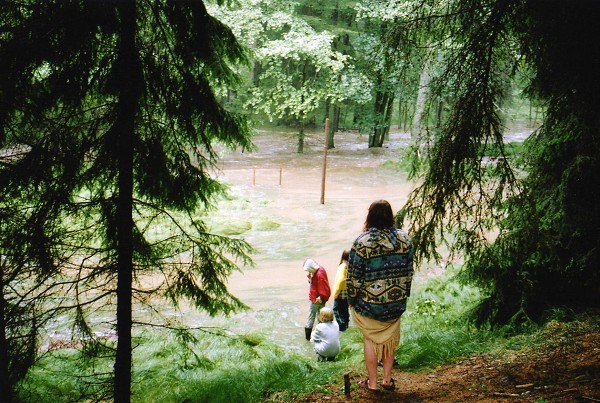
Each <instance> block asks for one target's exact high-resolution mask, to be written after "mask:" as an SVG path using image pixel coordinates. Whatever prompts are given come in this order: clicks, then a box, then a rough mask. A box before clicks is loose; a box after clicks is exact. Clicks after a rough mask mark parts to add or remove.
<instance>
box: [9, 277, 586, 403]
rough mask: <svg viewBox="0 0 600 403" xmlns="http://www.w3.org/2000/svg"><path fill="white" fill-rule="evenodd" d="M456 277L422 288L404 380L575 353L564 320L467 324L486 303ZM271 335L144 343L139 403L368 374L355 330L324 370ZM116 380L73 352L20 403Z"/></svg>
mask: <svg viewBox="0 0 600 403" xmlns="http://www.w3.org/2000/svg"><path fill="white" fill-rule="evenodd" d="M455 272H456V270H453V269H452V268H448V269H446V271H445V274H443V275H441V276H436V277H432V278H429V279H427V280H425V281H420V284H418V283H419V282H417V284H415V286H414V288H413V292H412V295H411V297H410V299H409V304H408V309H407V312H406V313H405V315H404V316H403V317H402V325H401V329H402V342H401V346H400V347H399V349H398V350H397V352H396V360H397V362H398V366H399V368H400V370H401V371H420V370H425V369H429V368H433V367H435V366H438V365H440V364H444V363H448V362H451V361H453V360H455V359H458V358H460V357H465V356H469V355H472V354H477V353H484V352H494V351H495V352H496V353H497V354H500V353H499V351H508V350H514V349H521V348H523V347H526V346H534V345H539V344H540V343H542V344H543V342H544V339H548V337H549V335H553V336H552V337H553V343H562V344H563V345H564V346H565V348H568V341H569V340H568V337H567V336H565V335H568V332H566V331H565V332H563V331H562V330H563V329H566V328H569V329H572V328H573V326H575V327H576V326H579V325H578V324H577V323H578V322H577V321H572V319H573V318H572V317H568V318H567V317H566V316H565V315H564V314H561V312H560V311H557V312H555V313H554V315H553V317H550V318H549V322H548V324H547V326H546V328H539V327H536V326H531V327H530V329H529V330H528V331H524V330H523V329H522V328H521V329H520V333H518V334H513V333H514V332H513V330H514V329H506V328H505V329H497V330H494V331H492V330H490V329H476V328H475V327H474V326H472V325H470V324H469V323H470V322H469V321H468V320H467V318H468V317H469V315H470V309H471V308H472V307H473V306H475V304H476V303H477V301H478V300H479V299H480V297H481V295H480V294H479V292H478V291H477V290H476V289H473V288H470V287H467V286H462V285H460V284H459V283H458V282H457V281H456V280H455V279H454V274H455ZM567 321H568V322H567ZM270 330H272V329H265V330H264V331H259V332H251V333H247V334H241V335H240V334H235V333H233V332H222V333H221V334H216V333H212V332H200V333H198V334H195V335H194V336H195V342H194V343H190V340H189V339H187V340H186V341H185V342H182V340H181V339H180V338H177V337H175V335H173V334H172V333H168V332H167V331H164V330H151V331H150V330H145V331H143V332H141V333H139V334H137V335H136V345H137V347H136V348H135V349H134V352H133V357H134V371H133V381H132V401H133V402H231V401H240V402H241V401H243V402H265V401H270V402H284V401H293V400H296V399H300V398H302V396H306V395H308V394H310V393H311V392H314V391H318V392H322V393H328V392H339V391H331V390H330V388H340V389H341V388H342V387H343V381H342V380H343V375H344V374H345V373H348V372H350V373H354V374H364V373H365V368H364V363H363V342H362V335H361V334H360V332H359V331H358V329H356V328H355V327H354V326H352V322H351V327H350V328H349V329H348V330H347V331H346V332H344V333H342V335H341V342H342V351H341V352H340V354H339V355H338V357H337V360H336V361H335V362H324V363H319V362H317V361H316V359H315V357H314V356H306V355H305V354H301V353H298V352H295V353H290V352H288V349H287V348H285V346H279V345H277V344H276V343H274V342H273V341H272V340H270V338H269V331H270ZM584 330H585V329H584ZM584 330H582V331H584ZM509 334H511V336H510V337H508V336H507V335H509ZM294 337H296V336H294ZM561 337H562V338H561ZM104 352H106V351H104ZM111 374H112V360H111V359H109V358H92V357H90V356H87V355H85V354H84V352H83V351H79V350H76V349H74V348H72V349H69V348H65V349H61V350H57V351H55V352H53V353H50V354H46V355H45V356H43V357H42V358H41V359H40V360H39V361H38V363H37V364H36V366H35V367H34V368H33V370H32V371H31V372H30V373H29V375H28V377H27V378H26V380H25V381H24V382H23V384H22V385H21V389H20V391H21V396H20V397H21V400H22V401H24V402H33V401H36V402H80V401H108V400H110V394H111V376H112V375H111ZM331 385H339V386H331ZM353 387H355V385H354V386H353Z"/></svg>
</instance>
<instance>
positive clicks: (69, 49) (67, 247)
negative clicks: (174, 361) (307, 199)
mask: <svg viewBox="0 0 600 403" xmlns="http://www.w3.org/2000/svg"><path fill="white" fill-rule="evenodd" d="M0 13H1V14H0V21H2V27H3V32H5V33H4V34H3V35H2V36H0V76H1V77H0V105H1V107H0V134H1V135H2V136H1V140H2V144H1V146H2V149H3V151H4V153H5V154H8V155H14V150H16V149H19V150H24V152H23V153H22V154H21V155H19V156H18V157H17V156H15V157H14V158H9V160H8V161H6V162H4V161H3V163H2V164H0V186H1V189H2V193H3V195H11V197H6V196H5V197H4V198H3V199H2V206H6V207H7V208H8V207H10V208H19V209H22V210H23V211H31V210H35V211H44V212H48V214H43V215H39V216H38V220H36V221H35V222H33V226H31V227H28V228H26V229H25V228H23V225H22V224H20V223H19V222H18V221H12V222H8V221H7V222H4V223H3V224H6V225H7V226H8V227H7V228H3V235H4V234H9V233H11V232H14V233H20V234H23V237H24V239H23V242H24V244H25V245H29V244H31V245H33V244H36V245H38V247H37V248H35V250H34V249H27V248H25V250H24V253H23V255H22V257H21V258H22V268H23V269H25V268H28V267H30V266H33V265H35V264H36V262H38V261H43V262H44V264H45V266H44V267H42V270H40V271H39V273H36V274H35V276H39V280H42V279H43V278H44V276H45V275H48V273H53V274H55V275H57V276H62V277H65V278H66V279H68V281H69V282H71V284H74V286H73V287H72V288H71V289H70V293H69V294H68V295H66V297H67V298H66V299H67V301H66V302H65V306H70V307H72V308H74V309H73V311H74V320H75V324H76V325H77V326H78V329H79V332H80V334H81V335H83V336H85V337H86V338H91V339H93V338H94V334H95V333H94V332H93V330H94V325H92V324H91V323H90V322H89V321H88V319H87V315H86V313H87V312H88V311H89V310H90V309H91V308H94V309H99V308H103V309H109V310H110V307H112V306H114V305H113V304H116V316H115V319H114V321H111V322H110V323H109V324H107V323H101V324H100V326H109V325H114V328H115V329H116V336H117V339H116V340H117V341H116V355H115V364H114V374H113V375H114V379H113V385H114V392H113V393H114V396H113V398H114V400H115V401H117V402H126V401H129V400H130V394H131V392H130V383H131V369H132V368H131V364H132V327H133V326H134V325H135V323H136V321H143V322H148V321H150V320H152V319H157V317H151V318H148V317H138V318H136V317H134V316H133V315H132V312H133V311H134V304H147V305H148V306H152V307H153V311H157V312H159V310H158V309H157V308H156V306H158V305H160V303H161V301H162V300H164V299H166V300H169V301H170V302H172V303H173V304H174V305H177V304H178V303H179V301H180V300H181V299H183V300H189V301H190V302H191V303H192V304H193V305H195V306H196V307H197V308H200V309H203V310H205V311H207V312H208V313H209V314H216V313H219V312H223V313H229V312H232V311H235V310H238V309H242V308H243V307H244V305H243V304H242V303H241V301H239V300H238V299H237V298H235V297H234V296H232V295H231V294H229V292H228V291H227V288H226V285H225V279H226V277H227V275H228V274H230V273H231V272H232V271H233V270H238V266H237V264H238V262H241V263H242V264H249V263H250V258H249V255H248V253H249V252H250V247H249V245H248V244H246V243H245V242H243V241H240V240H236V239H230V238H226V237H221V236H217V235H214V234H211V233H209V232H208V231H207V228H206V226H205V225H204V223H203V221H202V219H201V214H202V212H203V211H204V210H205V209H206V208H208V207H210V205H211V201H212V200H213V199H214V197H215V196H216V195H218V194H220V193H221V192H222V191H223V190H224V188H223V186H222V185H221V184H220V183H218V182H217V181H215V180H214V179H213V178H212V177H211V176H210V168H211V167H212V166H213V164H214V162H215V159H216V153H215V151H214V149H213V144H214V143H215V142H219V143H222V144H225V145H227V146H229V147H232V148H233V147H237V146H242V147H245V148H249V147H251V144H250V141H249V134H248V133H249V130H248V127H247V125H246V123H245V121H244V120H242V119H241V118H240V117H238V116H237V115H234V114H232V113H230V112H228V111H227V110H225V109H224V108H223V107H222V106H221V105H220V104H219V102H218V101H217V98H216V97H215V95H214V93H215V91H216V90H218V89H222V88H227V87H231V86H234V85H235V84H236V83H237V76H236V75H235V74H234V72H233V71H232V70H231V68H230V66H231V65H232V64H236V63H240V62H245V61H246V58H245V54H244V52H243V49H242V48H241V47H240V46H239V45H238V44H237V42H236V41H235V38H234V37H233V35H232V33H231V32H230V30H229V29H228V28H226V27H225V26H224V25H222V24H220V23H219V22H218V21H217V20H215V19H214V18H212V17H211V16H210V15H209V14H208V13H207V11H206V9H205V6H204V4H203V2H202V1H190V2H177V1H156V2H154V1H153V2H142V1H139V2H137V1H127V2H122V1H114V2H108V1H106V2H93V1H90V2H86V1H44V2H38V1H22V2H18V3H3V4H2V6H1V8H0ZM32 191H35V193H34V194H36V195H37V198H36V199H35V201H32V199H31V198H30V197H29V196H30V195H31V194H32V193H31V192H32ZM5 211H8V210H5ZM57 228H59V229H61V230H60V231H56V229H57ZM74 234H76V237H74ZM40 237H41V238H40ZM74 238H76V240H77V241H76V240H75V239H74ZM36 239H38V240H39V239H43V240H44V241H45V242H43V243H42V244H41V245H40V244H39V242H38V243H36V242H35V240H36ZM82 240H83V241H82ZM10 249H11V245H10V244H9V243H2V254H3V255H5V254H10V252H11V251H10ZM65 256H66V257H68V260H65ZM31 273H33V272H31ZM17 274H19V275H23V274H24V272H21V273H17ZM15 278H16V277H15ZM35 280H36V279H35V278H32V281H34V282H35ZM2 285H3V286H4V285H5V279H3V282H2ZM42 309H43V307H42ZM113 312H114V311H113ZM10 353H11V352H10V351H9V354H10ZM3 370H4V369H3Z"/></svg>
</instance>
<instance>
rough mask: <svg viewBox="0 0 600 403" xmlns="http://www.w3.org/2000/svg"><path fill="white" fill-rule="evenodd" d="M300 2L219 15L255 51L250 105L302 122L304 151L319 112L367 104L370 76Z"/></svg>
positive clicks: (247, 4)
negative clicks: (310, 126)
mask: <svg viewBox="0 0 600 403" xmlns="http://www.w3.org/2000/svg"><path fill="white" fill-rule="evenodd" d="M296 5H297V3H295V2H265V1H259V0H252V1H250V0H249V1H242V2H239V7H237V8H233V9H224V8H221V9H218V10H217V11H216V15H218V16H219V18H221V19H222V20H223V21H225V22H227V23H228V24H230V26H231V27H232V29H233V31H234V32H235V33H236V34H237V35H238V36H239V38H240V40H241V41H243V42H244V43H245V44H246V45H247V46H248V47H249V48H252V50H253V61H254V63H255V66H254V68H253V71H252V84H253V85H252V86H251V87H250V88H248V90H247V91H248V94H249V95H244V94H243V93H241V94H240V98H243V97H245V96H247V98H246V102H245V109H247V110H251V111H252V113H254V114H255V116H257V115H258V114H259V113H262V114H265V115H266V116H267V118H268V119H269V121H271V122H272V121H274V120H279V121H284V122H286V123H288V124H296V125H298V127H299V133H298V152H303V148H304V129H305V126H306V125H307V123H308V122H310V121H312V120H314V119H316V114H317V111H318V110H319V109H320V108H322V107H324V106H331V105H333V106H334V107H336V106H339V105H340V104H341V103H343V102H364V101H365V93H367V92H368V88H369V80H368V79H367V78H366V76H364V75H363V74H360V72H358V71H357V70H356V69H354V68H353V66H352V60H351V58H350V57H349V55H347V54H344V53H342V52H340V51H337V50H335V43H336V42H335V39H336V38H335V35H333V34H330V33H329V32H328V31H322V32H319V31H317V30H315V29H314V28H313V27H312V26H311V25H310V24H309V23H308V22H307V21H306V20H304V19H303V18H301V16H299V15H298V14H297V13H296V11H295V7H296ZM301 8H302V7H301ZM332 144H333V142H332V141H331V140H330V146H331V145H332Z"/></svg>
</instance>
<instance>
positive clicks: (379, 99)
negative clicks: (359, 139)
mask: <svg viewBox="0 0 600 403" xmlns="http://www.w3.org/2000/svg"><path fill="white" fill-rule="evenodd" d="M393 104H394V94H392V93H390V92H379V91H378V92H377V95H376V97H375V119H376V123H375V127H374V128H373V134H372V135H370V136H369V148H372V147H383V141H384V139H386V138H387V137H388V135H389V132H390V124H391V119H392V106H393Z"/></svg>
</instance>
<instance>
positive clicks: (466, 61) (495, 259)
mask: <svg viewBox="0 0 600 403" xmlns="http://www.w3.org/2000/svg"><path fill="white" fill-rule="evenodd" d="M416 3H418V4H419V10H426V9H427V7H425V6H426V5H428V6H431V9H438V10H439V8H437V7H436V6H438V5H440V4H443V3H446V5H444V7H443V9H445V10H446V13H444V14H431V15H420V14H415V15H419V18H418V19H410V18H407V19H403V20H398V21H397V22H396V25H395V27H394V29H393V30H392V33H391V35H390V36H389V37H388V40H389V41H388V44H389V45H390V46H391V47H393V48H394V49H398V50H399V49H402V48H403V46H407V45H408V44H410V43H413V42H412V41H411V40H412V39H414V38H413V37H412V36H411V35H413V34H417V35H419V34H420V33H422V32H424V31H425V32H428V33H429V34H430V35H433V36H432V37H433V38H436V39H437V40H438V41H439V42H437V43H443V44H444V45H446V47H445V59H446V61H447V65H446V68H445V71H444V72H443V74H442V75H441V76H439V77H437V80H436V82H435V84H436V85H435V86H434V87H433V88H434V91H437V92H438V93H441V92H442V91H447V92H446V93H452V94H454V96H453V97H454V102H453V104H452V105H450V113H449V115H448V117H447V119H445V121H444V123H443V126H442V127H440V134H439V135H438V136H437V137H436V138H435V141H434V143H433V146H432V148H431V149H430V153H429V155H428V164H427V166H428V168H427V169H426V171H425V172H424V175H423V177H422V184H421V185H420V186H419V187H418V188H417V189H416V190H415V192H413V194H412V195H411V196H410V198H409V200H408V203H407V204H406V206H405V207H404V208H403V210H402V211H400V212H399V218H401V219H403V220H407V221H408V222H410V223H411V224H412V235H413V238H414V241H415V243H416V246H417V248H418V249H419V251H420V254H421V256H423V257H436V252H435V246H436V245H437V244H438V242H439V240H440V238H443V237H444V236H447V239H451V241H452V242H451V246H452V249H453V250H454V251H455V252H459V253H462V254H464V257H465V269H466V274H467V275H468V278H469V279H470V280H471V281H474V282H476V283H477V284H478V285H479V286H481V287H482V288H483V289H484V290H486V291H487V297H486V299H485V300H484V301H483V302H482V304H481V305H480V307H479V310H478V320H479V323H480V324H482V323H486V322H487V323H491V324H503V323H508V322H511V321H513V322H521V321H524V320H530V319H533V320H539V319H542V318H543V315H544V313H545V312H547V311H548V309H551V308H553V307H571V308H574V309H579V308H585V307H591V306H595V307H597V306H599V304H600V299H599V298H598V290H600V270H598V268H599V264H600V191H599V190H598V189H600V175H598V174H597V172H598V168H599V165H600V142H599V141H598V139H599V134H600V118H599V116H600V115H598V110H599V109H600V80H598V77H597V76H598V68H599V67H600V47H599V46H598V45H597V39H596V38H597V32H596V24H597V21H598V19H599V18H600V3H598V2H596V1H591V0H576V1H569V2H565V1H559V0H553V1H540V0H485V1H479V0H478V1H471V0H467V1H450V2H442V3H440V2H438V1H435V0H431V1H428V0H425V1H418V2H416ZM515 74H520V75H521V76H523V77H529V79H530V81H529V85H528V94H529V96H530V97H533V98H535V99H538V100H540V101H541V102H543V103H544V104H545V106H546V114H545V120H544V122H543V125H542V126H541V128H539V129H538V130H537V131H536V132H535V133H533V134H532V135H531V136H530V138H529V139H528V140H527V142H526V155H525V158H524V161H523V165H520V166H516V163H515V161H513V160H510V159H509V158H508V157H506V156H504V152H503V150H504V145H503V132H504V126H503V120H502V116H501V114H500V111H499V109H498V108H497V105H500V104H501V103H500V101H502V99H503V98H504V97H505V96H506V95H507V94H505V90H506V85H505V84H506V82H507V81H509V80H510V79H511V78H513V77H514V76H515ZM491 147H498V148H499V149H500V150H502V154H503V155H502V156H500V157H499V158H495V159H489V158H485V157H484V156H485V155H486V151H487V150H488V149H490V148H491ZM448 235H449V237H448Z"/></svg>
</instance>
